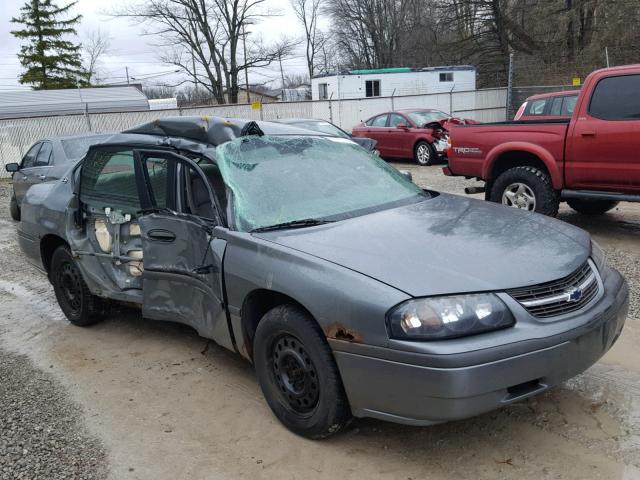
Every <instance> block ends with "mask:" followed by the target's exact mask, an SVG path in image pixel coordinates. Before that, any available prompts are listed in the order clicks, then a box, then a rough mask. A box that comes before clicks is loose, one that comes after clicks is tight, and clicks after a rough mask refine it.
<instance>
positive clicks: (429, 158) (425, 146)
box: [413, 140, 438, 167]
mask: <svg viewBox="0 0 640 480" xmlns="http://www.w3.org/2000/svg"><path fill="white" fill-rule="evenodd" d="M437 157H438V154H437V153H436V150H435V148H433V145H431V144H430V143H429V142H425V141H424V140H421V141H419V142H418V143H416V146H415V147H414V148H413V159H414V160H415V161H416V163H417V164H418V165H422V166H424V167H426V166H429V165H433V164H434V162H435V161H436V159H437Z"/></svg>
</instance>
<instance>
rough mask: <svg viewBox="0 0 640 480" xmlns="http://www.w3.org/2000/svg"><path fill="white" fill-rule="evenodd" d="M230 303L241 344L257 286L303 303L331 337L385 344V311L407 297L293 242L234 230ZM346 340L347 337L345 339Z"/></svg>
mask: <svg viewBox="0 0 640 480" xmlns="http://www.w3.org/2000/svg"><path fill="white" fill-rule="evenodd" d="M224 278H225V289H226V293H227V302H228V307H229V313H230V315H231V323H232V327H233V331H234V336H235V338H236V341H237V342H238V345H237V346H238V349H239V351H240V352H245V351H247V348H246V346H245V345H242V342H243V338H244V336H243V335H242V333H243V332H242V330H241V328H242V327H241V318H240V317H241V308H242V305H243V304H244V301H245V298H247V296H248V295H250V294H251V293H252V292H254V291H256V290H269V291H273V292H278V293H281V294H284V295H286V296H288V297H290V298H292V299H294V300H295V301H296V302H298V303H299V304H300V305H302V306H303V307H304V308H305V309H307V311H309V313H310V314H311V315H312V316H313V318H314V319H315V320H316V322H318V324H319V326H320V328H321V329H322V330H323V331H324V333H325V335H326V336H327V338H333V339H336V338H337V339H341V338H340V337H341V336H342V337H344V336H343V335H340V334H341V333H344V332H348V335H347V336H348V337H352V338H351V339H350V340H351V341H355V342H358V343H365V344H368V345H376V346H381V347H384V346H387V345H388V342H389V336H388V333H387V328H386V323H385V322H386V313H387V311H388V310H389V309H390V308H391V307H393V306H394V305H397V304H398V303H400V302H402V301H405V300H407V299H408V298H409V296H408V295H407V294H405V293H403V292H401V291H399V290H397V289H395V288H393V287H391V286H389V285H386V284H384V283H381V282H379V281H378V280H375V279H373V278H370V277H367V276H365V275H362V274H361V273H358V272H355V271H353V270H350V269H348V268H345V267H342V266H340V265H337V264H334V263H332V262H329V261H327V260H323V259H320V258H318V257H315V256H313V255H310V254H306V253H303V252H300V251H297V250H294V249H292V248H289V247H285V246H282V245H278V244H276V243H273V242H270V241H268V240H264V239H260V238H256V237H254V236H252V235H250V234H248V233H238V232H230V233H229V235H228V238H227V248H226V251H225V257H224ZM345 341H347V340H345Z"/></svg>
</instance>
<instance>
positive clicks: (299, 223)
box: [251, 218, 334, 233]
mask: <svg viewBox="0 0 640 480" xmlns="http://www.w3.org/2000/svg"><path fill="white" fill-rule="evenodd" d="M332 222H334V220H321V219H319V218H305V219H302V220H292V221H290V222H284V223H276V224H275V225H269V226H267V227H259V228H254V229H253V230H251V233H255V232H270V231H273V230H285V229H287V228H304V227H313V226H315V225H324V224H325V223H332Z"/></svg>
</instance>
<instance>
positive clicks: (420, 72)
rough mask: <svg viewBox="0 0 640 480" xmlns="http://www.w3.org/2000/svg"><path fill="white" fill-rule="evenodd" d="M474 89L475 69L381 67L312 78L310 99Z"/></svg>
mask: <svg viewBox="0 0 640 480" xmlns="http://www.w3.org/2000/svg"><path fill="white" fill-rule="evenodd" d="M475 89H476V69H475V67H472V66H470V65H458V66H445V67H426V68H381V69H376V70H352V71H350V72H348V73H340V74H329V75H318V76H316V77H314V78H312V79H311V92H312V97H313V100H329V99H333V100H338V99H341V100H345V99H355V98H373V97H391V96H401V95H420V94H429V93H449V92H464V91H469V90H475Z"/></svg>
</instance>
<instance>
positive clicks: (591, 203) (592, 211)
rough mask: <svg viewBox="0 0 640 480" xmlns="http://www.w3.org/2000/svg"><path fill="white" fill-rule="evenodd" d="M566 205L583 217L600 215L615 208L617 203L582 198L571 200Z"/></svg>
mask: <svg viewBox="0 0 640 480" xmlns="http://www.w3.org/2000/svg"><path fill="white" fill-rule="evenodd" d="M567 203H568V204H569V206H570V207H571V208H573V209H574V210H575V211H576V212H578V213H582V214H583V215H602V214H604V213H607V212H608V211H609V210H611V209H613V208H615V207H616V206H617V205H618V202H616V201H613V200H588V199H582V198H572V199H571V200H567Z"/></svg>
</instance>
